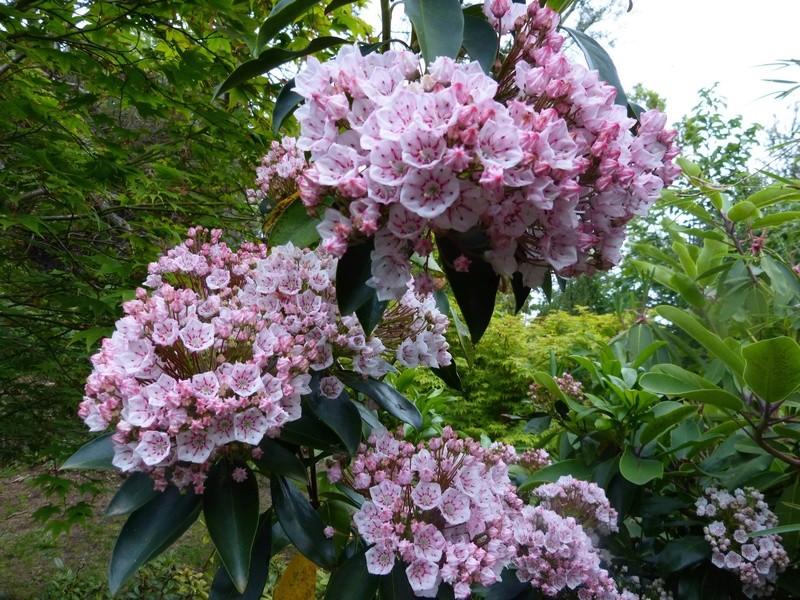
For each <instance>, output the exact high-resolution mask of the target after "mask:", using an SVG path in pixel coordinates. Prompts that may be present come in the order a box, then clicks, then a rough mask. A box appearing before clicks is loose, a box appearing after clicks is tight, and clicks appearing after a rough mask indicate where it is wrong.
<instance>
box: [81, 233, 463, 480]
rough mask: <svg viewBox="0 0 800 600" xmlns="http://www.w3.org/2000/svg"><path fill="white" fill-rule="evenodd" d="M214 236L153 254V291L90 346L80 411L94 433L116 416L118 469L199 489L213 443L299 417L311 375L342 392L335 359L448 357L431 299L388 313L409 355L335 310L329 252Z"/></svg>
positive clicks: (233, 444)
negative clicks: (233, 242) (230, 242)
mask: <svg viewBox="0 0 800 600" xmlns="http://www.w3.org/2000/svg"><path fill="white" fill-rule="evenodd" d="M220 236H221V232H220V231H218V230H213V231H210V232H209V231H208V230H205V229H201V228H195V229H191V230H190V231H189V238H188V239H187V240H186V241H185V242H184V243H183V244H181V245H179V246H177V247H176V248H173V249H171V250H169V251H168V252H167V253H166V254H165V255H164V256H162V257H161V258H160V259H159V260H158V262H155V263H151V264H150V266H149V269H148V271H149V276H148V278H147V280H146V281H145V286H146V287H148V288H150V289H151V290H152V291H147V290H145V289H143V288H140V289H138V290H137V292H136V299H135V300H131V301H129V302H126V303H125V304H124V306H123V308H124V311H125V316H124V317H123V318H122V319H120V320H119V321H118V322H117V324H116V331H115V332H114V334H113V335H112V336H111V337H110V338H107V339H105V340H103V343H102V347H101V350H100V352H99V353H97V354H95V355H94V356H93V357H92V363H93V365H94V369H93V372H92V373H91V375H90V376H89V377H88V379H87V382H86V388H85V397H84V400H83V402H82V403H81V405H80V410H79V414H80V416H81V417H82V418H83V419H84V421H85V422H86V424H87V425H88V426H89V427H90V429H91V430H92V431H101V430H103V429H105V428H106V427H108V426H109V425H111V424H113V425H114V427H115V433H114V434H113V436H112V440H113V443H114V453H115V454H114V459H113V464H114V465H115V466H116V467H117V468H119V469H120V470H121V471H123V472H131V471H144V472H148V473H151V474H152V476H153V478H154V479H155V480H156V485H157V486H158V487H160V488H162V489H163V488H164V487H165V486H166V485H167V484H168V483H169V482H171V483H173V484H174V485H176V486H178V487H185V486H187V485H193V486H194V488H195V491H197V492H198V493H200V492H202V490H203V482H204V480H205V476H206V472H207V470H208V468H209V466H210V464H211V462H212V461H213V460H214V459H215V458H216V457H217V455H218V454H219V453H220V452H231V453H244V454H245V455H249V453H250V452H251V451H255V452H256V453H258V448H255V449H254V448H253V447H254V446H256V445H257V444H259V442H261V440H262V438H264V437H265V436H266V437H276V436H277V435H279V433H280V430H281V426H282V425H283V424H284V423H286V422H287V421H292V420H295V419H298V418H299V417H300V413H301V407H300V400H301V396H302V395H303V394H307V393H309V392H310V391H311V388H310V383H311V379H312V372H314V371H317V372H320V376H321V379H320V384H319V385H320V392H321V393H322V394H323V395H325V396H328V397H331V398H333V397H337V396H339V394H341V392H342V389H343V384H342V382H341V381H340V380H339V379H338V378H337V377H336V375H335V369H340V368H342V367H347V368H349V369H351V370H353V371H355V372H357V373H360V374H363V375H368V376H374V377H379V376H382V375H385V374H386V373H387V371H388V370H389V368H390V365H389V363H388V362H387V358H392V353H393V352H394V353H396V354H397V358H398V359H399V360H400V361H401V362H402V363H403V364H409V365H412V366H413V365H415V364H420V363H424V364H431V365H433V366H441V365H444V364H447V363H449V360H450V356H449V354H448V353H447V346H446V342H445V341H444V338H443V337H442V336H441V329H443V328H444V327H446V321H444V317H443V316H442V315H441V314H440V313H439V312H438V311H437V310H436V307H435V303H433V300H432V299H425V298H417V297H416V296H415V295H414V293H413V292H412V291H409V292H408V294H406V295H405V296H404V297H403V300H402V301H401V302H400V303H398V304H397V305H396V306H395V307H394V308H393V309H391V310H390V311H389V314H390V315H391V314H394V315H395V318H396V319H398V320H399V321H400V322H402V323H403V324H404V325H405V330H406V331H407V332H408V333H410V334H411V339H412V340H413V344H414V348H413V351H411V352H409V351H408V350H407V349H406V348H404V347H402V343H405V336H404V337H403V338H402V340H401V339H399V338H396V339H390V338H385V339H384V340H383V341H382V340H381V339H379V338H377V337H374V336H373V337H369V338H368V337H366V336H365V335H364V331H363V329H362V328H361V325H360V324H359V323H358V320H357V319H356V318H355V317H354V316H348V317H341V316H340V315H339V313H338V308H337V305H336V296H335V289H334V286H333V277H334V274H335V268H336V260H335V259H334V258H332V257H330V256H327V255H325V254H323V253H321V252H316V251H312V250H307V249H299V248H295V247H293V246H291V245H287V246H279V247H276V248H273V249H272V250H271V251H268V250H267V248H266V246H263V245H255V244H243V245H242V247H241V248H240V249H239V250H238V251H233V250H231V249H230V248H229V247H228V246H227V245H226V244H225V243H223V242H220V241H219V240H220ZM392 311H394V313H392ZM387 345H388V347H387Z"/></svg>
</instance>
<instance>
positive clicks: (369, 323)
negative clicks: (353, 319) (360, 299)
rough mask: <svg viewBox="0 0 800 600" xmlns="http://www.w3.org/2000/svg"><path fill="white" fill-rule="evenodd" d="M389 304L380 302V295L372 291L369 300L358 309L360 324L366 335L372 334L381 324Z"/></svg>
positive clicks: (383, 301) (384, 301)
mask: <svg viewBox="0 0 800 600" xmlns="http://www.w3.org/2000/svg"><path fill="white" fill-rule="evenodd" d="M387 304H389V302H388V301H386V300H378V294H377V293H376V292H375V290H372V295H371V296H370V298H369V300H367V301H366V302H365V303H364V304H362V305H361V306H360V307H358V308H357V309H356V316H357V317H358V322H359V323H361V328H362V329H363V330H364V334H365V335H370V334H372V331H373V330H374V329H375V328H376V327H377V326H378V323H380V322H381V319H382V318H383V312H384V311H385V310H386V305H387Z"/></svg>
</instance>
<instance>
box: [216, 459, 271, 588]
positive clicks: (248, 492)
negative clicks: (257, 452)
mask: <svg viewBox="0 0 800 600" xmlns="http://www.w3.org/2000/svg"><path fill="white" fill-rule="evenodd" d="M236 468H242V469H244V470H245V473H246V477H245V478H244V480H243V481H240V482H237V481H235V480H234V479H233V470H234V469H236ZM203 516H204V517H205V521H206V527H208V533H209V535H210V536H211V541H212V542H214V546H215V547H216V549H217V553H218V554H219V557H220V560H221V561H222V564H223V566H224V567H225V569H226V570H227V571H228V574H229V575H230V577H231V580H232V581H233V583H234V585H235V586H236V589H237V590H238V591H239V592H240V593H244V591H245V589H246V588H247V580H248V576H249V569H250V553H251V551H252V549H253V540H255V537H256V530H257V529H258V482H257V481H256V477H255V474H254V473H253V472H252V471H251V470H250V468H249V467H247V466H246V465H245V464H244V463H240V464H237V463H229V462H228V461H225V460H223V461H219V462H218V463H217V464H215V465H214V466H213V467H211V470H210V471H209V473H208V478H207V479H206V482H205V492H204V493H203Z"/></svg>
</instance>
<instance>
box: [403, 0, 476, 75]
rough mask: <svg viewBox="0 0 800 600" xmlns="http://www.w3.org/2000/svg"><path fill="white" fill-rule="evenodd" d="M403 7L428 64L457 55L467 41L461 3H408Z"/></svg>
mask: <svg viewBox="0 0 800 600" xmlns="http://www.w3.org/2000/svg"><path fill="white" fill-rule="evenodd" d="M404 6H405V12H406V16H408V19H409V21H411V24H412V25H413V26H414V32H415V33H416V34H417V40H418V41H419V48H420V52H421V53H422V58H423V59H425V62H426V63H427V64H431V63H432V62H433V61H434V60H435V59H436V58H437V57H439V56H449V57H450V58H456V57H457V56H458V51H459V50H461V43H462V41H463V40H464V13H462V12H461V2H459V0H405V2H404Z"/></svg>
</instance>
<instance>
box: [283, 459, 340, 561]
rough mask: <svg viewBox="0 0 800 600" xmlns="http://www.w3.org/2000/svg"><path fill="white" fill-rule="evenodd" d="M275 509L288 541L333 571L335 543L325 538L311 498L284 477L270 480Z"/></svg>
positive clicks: (322, 526)
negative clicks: (309, 499) (310, 500)
mask: <svg viewBox="0 0 800 600" xmlns="http://www.w3.org/2000/svg"><path fill="white" fill-rule="evenodd" d="M270 488H271V491H272V506H273V507H274V508H275V514H276V515H278V521H279V522H280V524H281V527H282V528H283V531H284V532H285V533H286V535H287V536H288V538H289V539H290V540H291V541H292V543H293V544H294V545H295V546H296V547H297V549H298V550H299V551H300V552H301V553H303V555H304V556H306V558H308V559H310V560H312V561H314V562H315V563H317V564H318V565H319V566H321V567H322V568H324V569H331V568H333V566H334V564H335V562H336V557H335V555H334V551H333V542H332V541H331V540H330V539H329V538H327V537H325V533H324V531H323V530H324V529H325V523H323V521H322V519H321V518H320V517H319V515H318V514H317V513H316V512H315V511H314V509H313V508H312V506H311V503H310V502H309V501H308V499H307V498H306V497H305V496H303V494H301V493H300V490H298V489H297V488H296V487H295V486H294V485H292V483H290V482H289V481H287V480H286V479H284V478H283V477H279V476H275V475H273V476H272V477H270Z"/></svg>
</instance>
